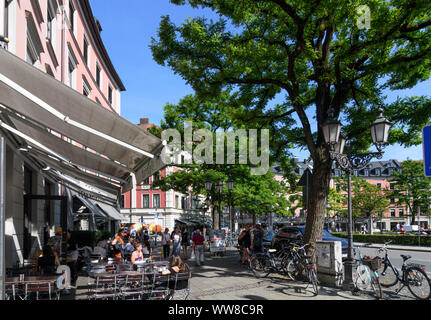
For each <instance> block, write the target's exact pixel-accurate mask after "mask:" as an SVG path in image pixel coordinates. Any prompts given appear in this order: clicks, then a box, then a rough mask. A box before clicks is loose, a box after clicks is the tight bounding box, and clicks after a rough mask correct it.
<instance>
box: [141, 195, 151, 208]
mask: <svg viewBox="0 0 431 320" xmlns="http://www.w3.org/2000/svg"><path fill="white" fill-rule="evenodd" d="M149 207H150V195H149V194H143V195H142V208H149Z"/></svg>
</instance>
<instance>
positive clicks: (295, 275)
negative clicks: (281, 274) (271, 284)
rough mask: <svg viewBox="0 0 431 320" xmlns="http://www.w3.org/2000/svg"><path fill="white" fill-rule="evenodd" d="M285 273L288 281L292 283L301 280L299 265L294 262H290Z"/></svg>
mask: <svg viewBox="0 0 431 320" xmlns="http://www.w3.org/2000/svg"><path fill="white" fill-rule="evenodd" d="M286 273H287V275H288V277H289V278H290V279H292V280H293V281H295V280H301V278H302V271H301V268H300V266H299V263H297V262H296V261H294V260H290V261H289V263H288V264H287V267H286Z"/></svg>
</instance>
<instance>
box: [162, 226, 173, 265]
mask: <svg viewBox="0 0 431 320" xmlns="http://www.w3.org/2000/svg"><path fill="white" fill-rule="evenodd" d="M162 245H163V258H165V259H166V258H167V257H169V253H170V251H171V250H170V249H171V236H170V234H169V229H168V228H166V229H165V232H163V234H162Z"/></svg>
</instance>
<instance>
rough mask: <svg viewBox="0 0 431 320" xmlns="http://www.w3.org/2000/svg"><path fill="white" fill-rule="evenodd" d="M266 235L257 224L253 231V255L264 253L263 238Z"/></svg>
mask: <svg viewBox="0 0 431 320" xmlns="http://www.w3.org/2000/svg"><path fill="white" fill-rule="evenodd" d="M264 237H265V233H264V231H263V229H262V227H261V226H260V224H257V225H256V226H255V228H254V231H253V253H263V238H264Z"/></svg>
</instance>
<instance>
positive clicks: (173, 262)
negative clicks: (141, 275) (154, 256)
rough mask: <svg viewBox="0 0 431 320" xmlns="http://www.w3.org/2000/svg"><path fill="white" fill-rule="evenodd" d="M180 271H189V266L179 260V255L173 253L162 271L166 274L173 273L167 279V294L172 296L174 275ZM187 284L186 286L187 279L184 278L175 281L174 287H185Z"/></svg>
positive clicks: (178, 288)
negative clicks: (168, 279) (168, 290)
mask: <svg viewBox="0 0 431 320" xmlns="http://www.w3.org/2000/svg"><path fill="white" fill-rule="evenodd" d="M180 272H189V266H188V265H187V264H186V263H184V262H183V261H182V260H181V258H180V256H179V255H173V256H171V258H170V259H169V267H168V268H167V269H165V270H163V271H162V274H163V275H168V274H171V275H173V277H171V279H170V281H169V289H171V290H170V293H169V295H170V296H171V297H172V296H173V294H174V289H175V275H176V274H177V273H180ZM187 286H188V280H186V279H185V280H179V281H178V282H177V286H176V289H177V290H182V289H186V288H187Z"/></svg>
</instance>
